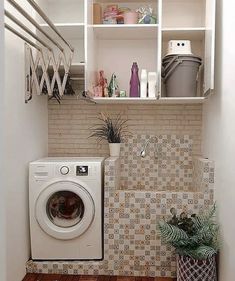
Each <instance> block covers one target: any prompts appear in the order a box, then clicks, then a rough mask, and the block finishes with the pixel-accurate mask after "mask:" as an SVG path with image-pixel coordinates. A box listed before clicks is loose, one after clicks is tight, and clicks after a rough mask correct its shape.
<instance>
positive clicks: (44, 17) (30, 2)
mask: <svg viewBox="0 0 235 281" xmlns="http://www.w3.org/2000/svg"><path fill="white" fill-rule="evenodd" d="M27 1H28V2H29V4H30V5H31V6H32V7H33V8H34V9H35V10H36V11H37V12H38V14H39V15H40V16H41V17H42V18H43V19H44V20H45V22H46V23H47V24H48V25H49V26H50V28H51V29H52V30H53V31H54V32H55V33H56V34H57V35H58V36H59V37H60V39H61V40H63V42H64V43H65V44H66V45H67V46H68V47H69V48H70V50H71V51H72V52H74V48H73V47H72V46H71V45H70V44H69V43H68V42H67V41H66V40H65V39H64V37H63V36H62V35H61V34H60V32H59V31H58V30H57V28H56V27H55V25H54V24H53V23H52V21H51V20H50V19H49V18H48V17H47V15H46V14H45V13H44V12H43V11H42V9H41V8H40V7H39V5H38V4H37V3H36V2H35V1H34V0H27Z"/></svg>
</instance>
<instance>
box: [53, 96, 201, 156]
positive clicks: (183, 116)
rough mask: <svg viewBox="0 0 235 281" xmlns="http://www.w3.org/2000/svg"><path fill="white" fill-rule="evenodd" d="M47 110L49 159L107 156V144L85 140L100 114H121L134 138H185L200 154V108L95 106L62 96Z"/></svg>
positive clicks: (181, 106) (196, 106)
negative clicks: (153, 136)
mask: <svg viewBox="0 0 235 281" xmlns="http://www.w3.org/2000/svg"><path fill="white" fill-rule="evenodd" d="M48 111H49V155H50V156H107V155H108V153H109V150H108V145H107V144H106V143H104V144H101V145H99V146H98V145H97V143H96V140H95V139H92V138H88V137H89V135H90V133H91V131H90V130H89V128H91V127H92V126H94V125H95V124H97V122H98V121H97V116H98V115H99V113H100V112H101V111H102V112H107V113H109V114H118V113H121V114H122V115H123V117H124V118H127V119H128V125H129V130H130V131H131V132H132V133H133V135H155V136H156V135H188V136H190V138H191V139H192V141H193V145H192V154H193V155H200V154H201V129H202V105H200V104H191V105H190V104H189V105H126V104H124V105H123V104H119V105H114V104H109V105H96V104H92V103H88V102H84V101H80V100H77V99H76V98H75V97H64V98H63V100H62V101H61V104H58V103H57V101H55V100H51V101H49V104H48Z"/></svg>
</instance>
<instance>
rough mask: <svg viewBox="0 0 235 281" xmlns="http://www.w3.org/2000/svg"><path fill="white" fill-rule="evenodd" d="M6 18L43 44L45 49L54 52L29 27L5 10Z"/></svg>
mask: <svg viewBox="0 0 235 281" xmlns="http://www.w3.org/2000/svg"><path fill="white" fill-rule="evenodd" d="M5 16H7V17H8V18H9V19H11V20H12V21H13V22H14V23H15V24H17V25H18V26H19V27H21V28H22V29H23V30H24V31H25V32H27V33H28V34H29V35H30V36H32V37H33V38H34V39H36V40H37V41H38V42H39V43H41V44H42V45H43V46H44V47H45V48H47V49H48V50H49V51H51V52H52V49H51V47H50V46H49V45H47V44H46V43H44V42H43V41H42V40H41V39H40V38H39V37H38V36H37V35H36V34H34V33H33V32H32V31H31V30H30V29H29V28H28V27H26V26H25V25H24V24H23V23H21V22H20V21H19V20H18V19H17V18H15V17H14V16H13V15H12V14H11V13H9V12H8V11H6V10H5Z"/></svg>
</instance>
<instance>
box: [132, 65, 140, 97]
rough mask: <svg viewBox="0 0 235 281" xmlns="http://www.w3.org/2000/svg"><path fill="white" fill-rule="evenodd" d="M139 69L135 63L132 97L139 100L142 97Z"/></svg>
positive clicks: (133, 67) (133, 66)
mask: <svg viewBox="0 0 235 281" xmlns="http://www.w3.org/2000/svg"><path fill="white" fill-rule="evenodd" d="M138 71H139V68H138V65H137V63H136V62H133V65H132V68H131V81H130V97H133V98H138V97H139V96H140V79H139V74H138Z"/></svg>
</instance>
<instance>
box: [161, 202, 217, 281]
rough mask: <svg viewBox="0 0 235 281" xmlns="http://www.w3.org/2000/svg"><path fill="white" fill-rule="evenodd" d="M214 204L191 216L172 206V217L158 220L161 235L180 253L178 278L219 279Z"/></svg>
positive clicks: (189, 280) (195, 280)
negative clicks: (205, 211)
mask: <svg viewBox="0 0 235 281" xmlns="http://www.w3.org/2000/svg"><path fill="white" fill-rule="evenodd" d="M215 211H216V207H215V205H214V206H213V207H212V208H211V209H210V210H209V211H208V212H207V213H205V214H202V215H195V214H193V215H192V216H190V217H189V216H188V215H187V214H186V213H184V212H183V213H181V214H180V215H179V216H177V214H176V210H175V209H174V208H171V214H172V218H171V219H170V220H169V221H165V220H161V221H160V222H159V224H158V225H159V230H160V235H161V237H162V239H163V241H165V242H166V243H168V244H170V245H172V246H173V247H174V248H175V249H176V253H177V280H178V281H192V280H193V281H216V260H215V257H216V254H217V252H218V230H219V227H218V224H216V222H215V219H214V216H215Z"/></svg>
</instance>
